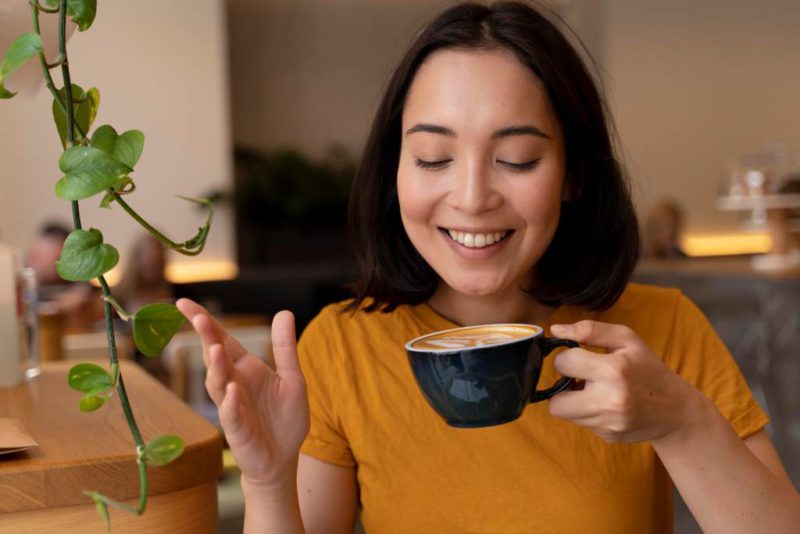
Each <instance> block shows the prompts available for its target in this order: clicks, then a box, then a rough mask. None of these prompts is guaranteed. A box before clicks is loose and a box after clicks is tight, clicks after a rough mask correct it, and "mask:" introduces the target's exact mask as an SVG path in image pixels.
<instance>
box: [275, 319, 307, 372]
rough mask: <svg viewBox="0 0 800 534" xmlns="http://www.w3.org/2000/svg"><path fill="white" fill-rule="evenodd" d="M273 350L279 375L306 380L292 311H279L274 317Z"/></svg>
mask: <svg viewBox="0 0 800 534" xmlns="http://www.w3.org/2000/svg"><path fill="white" fill-rule="evenodd" d="M272 352H273V355H274V357H275V371H276V372H277V373H278V376H280V377H281V378H290V377H291V378H296V379H299V380H301V381H304V380H303V373H302V371H301V370H300V362H299V361H298V360H297V341H296V338H295V332H294V315H292V312H290V311H286V310H284V311H281V312H278V314H277V315H275V317H274V318H273V319H272Z"/></svg>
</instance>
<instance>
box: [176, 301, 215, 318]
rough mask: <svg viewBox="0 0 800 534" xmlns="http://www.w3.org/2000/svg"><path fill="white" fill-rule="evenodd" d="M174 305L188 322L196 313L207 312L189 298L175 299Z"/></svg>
mask: <svg viewBox="0 0 800 534" xmlns="http://www.w3.org/2000/svg"><path fill="white" fill-rule="evenodd" d="M175 306H176V307H177V308H178V310H179V311H180V312H181V313H182V314H183V315H184V316H185V317H186V318H187V319H189V321H190V322H191V321H192V319H194V318H195V317H196V316H197V315H200V314H203V313H205V314H208V310H206V309H205V308H204V307H202V306H201V305H199V304H198V303H196V302H195V301H193V300H191V299H178V300H177V301H175Z"/></svg>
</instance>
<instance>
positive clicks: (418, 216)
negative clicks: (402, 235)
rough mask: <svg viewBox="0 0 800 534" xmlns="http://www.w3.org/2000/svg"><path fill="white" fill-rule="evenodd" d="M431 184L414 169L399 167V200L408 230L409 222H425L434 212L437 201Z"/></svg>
mask: <svg viewBox="0 0 800 534" xmlns="http://www.w3.org/2000/svg"><path fill="white" fill-rule="evenodd" d="M429 186H430V184H426V183H425V180H422V179H421V178H420V177H419V176H418V175H417V173H416V172H414V170H413V169H408V168H403V167H402V166H401V168H400V169H398V172H397V201H398V203H399V204H400V214H401V215H402V218H403V224H404V225H405V226H406V230H408V225H409V224H413V223H421V222H425V221H426V220H427V219H428V218H429V217H430V216H431V214H432V213H433V209H434V207H435V204H436V201H435V199H434V198H433V195H432V191H431V188H430V187H429Z"/></svg>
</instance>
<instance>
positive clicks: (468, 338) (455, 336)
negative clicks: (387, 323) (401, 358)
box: [410, 324, 539, 350]
mask: <svg viewBox="0 0 800 534" xmlns="http://www.w3.org/2000/svg"><path fill="white" fill-rule="evenodd" d="M538 333H539V329H538V328H536V327H535V326H526V325H510V324H504V325H491V326H475V327H466V328H457V329H455V330H448V331H445V332H438V333H435V334H431V335H429V336H425V337H423V338H421V339H418V340H416V341H414V342H413V343H412V344H411V347H410V348H411V349H416V350H460V349H470V348H476V347H489V346H492V345H501V344H503V343H508V342H511V341H514V340H517V339H522V338H526V337H531V336H534V335H536V334H538Z"/></svg>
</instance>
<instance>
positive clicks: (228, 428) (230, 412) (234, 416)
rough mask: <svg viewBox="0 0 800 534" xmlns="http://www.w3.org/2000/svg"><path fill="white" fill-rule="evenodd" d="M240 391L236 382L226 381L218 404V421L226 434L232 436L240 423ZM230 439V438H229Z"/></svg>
mask: <svg viewBox="0 0 800 534" xmlns="http://www.w3.org/2000/svg"><path fill="white" fill-rule="evenodd" d="M241 401H242V392H241V390H240V389H239V386H238V385H237V384H236V382H228V385H227V386H226V387H225V388H224V390H223V397H222V400H221V403H220V404H219V405H218V406H219V422H220V424H222V428H223V430H224V431H225V434H226V436H230V437H232V436H234V435H235V432H236V430H237V429H238V428H239V427H240V426H241V425H242V412H241V406H240V405H241ZM229 439H231V438H229Z"/></svg>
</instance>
